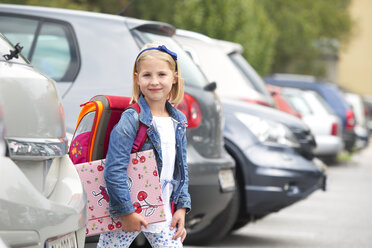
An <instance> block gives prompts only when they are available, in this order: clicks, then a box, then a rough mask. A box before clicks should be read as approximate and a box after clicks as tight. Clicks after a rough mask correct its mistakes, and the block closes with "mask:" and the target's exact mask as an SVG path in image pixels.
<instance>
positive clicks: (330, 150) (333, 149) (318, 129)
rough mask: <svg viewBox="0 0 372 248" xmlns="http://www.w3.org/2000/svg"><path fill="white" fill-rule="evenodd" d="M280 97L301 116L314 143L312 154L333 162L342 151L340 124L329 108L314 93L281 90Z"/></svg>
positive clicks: (288, 89)
mask: <svg viewBox="0 0 372 248" xmlns="http://www.w3.org/2000/svg"><path fill="white" fill-rule="evenodd" d="M281 95H282V96H283V98H284V99H286V100H287V102H288V103H290V104H291V105H292V106H293V108H294V109H296V110H297V111H298V112H299V113H300V114H301V116H302V120H303V121H304V122H305V123H306V124H307V125H308V126H309V127H310V129H311V132H312V133H313V134H314V137H315V141H316V144H317V146H316V148H315V150H314V154H315V155H316V156H317V157H320V158H322V159H323V160H326V161H329V162H333V161H335V160H336V158H337V155H338V154H339V153H340V152H341V151H342V149H343V146H344V144H343V140H342V123H341V120H340V118H338V116H336V114H335V113H334V112H333V110H332V109H331V107H330V106H329V105H328V104H327V103H326V102H325V101H324V99H323V98H322V97H321V96H320V95H319V94H318V93H317V92H315V91H309V90H300V89H295V88H286V87H283V88H281Z"/></svg>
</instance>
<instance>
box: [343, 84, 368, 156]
mask: <svg viewBox="0 0 372 248" xmlns="http://www.w3.org/2000/svg"><path fill="white" fill-rule="evenodd" d="M344 96H345V99H346V101H347V102H348V103H349V104H350V106H351V107H352V109H353V112H354V114H355V127H354V131H355V134H356V141H355V147H356V148H357V149H362V148H365V147H366V146H367V145H368V141H369V131H368V127H367V118H366V112H365V105H364V102H363V98H362V97H361V96H360V95H358V94H355V93H351V92H347V91H345V92H344Z"/></svg>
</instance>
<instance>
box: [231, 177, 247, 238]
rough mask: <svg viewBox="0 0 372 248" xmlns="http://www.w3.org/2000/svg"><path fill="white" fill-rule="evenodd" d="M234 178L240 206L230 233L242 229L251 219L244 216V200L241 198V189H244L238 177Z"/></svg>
mask: <svg viewBox="0 0 372 248" xmlns="http://www.w3.org/2000/svg"><path fill="white" fill-rule="evenodd" d="M236 178H237V180H238V182H237V185H238V187H237V190H236V193H237V194H238V195H239V196H240V199H241V200H240V205H239V211H238V216H237V218H236V221H235V223H234V225H233V226H232V228H231V230H230V231H231V232H233V231H235V230H238V229H240V228H242V227H243V226H245V225H247V224H248V223H249V222H250V221H251V217H250V216H249V215H247V214H246V212H245V204H246V203H245V202H244V200H245V198H244V197H243V189H242V188H243V187H244V184H243V182H242V181H241V180H239V178H240V176H238V175H236Z"/></svg>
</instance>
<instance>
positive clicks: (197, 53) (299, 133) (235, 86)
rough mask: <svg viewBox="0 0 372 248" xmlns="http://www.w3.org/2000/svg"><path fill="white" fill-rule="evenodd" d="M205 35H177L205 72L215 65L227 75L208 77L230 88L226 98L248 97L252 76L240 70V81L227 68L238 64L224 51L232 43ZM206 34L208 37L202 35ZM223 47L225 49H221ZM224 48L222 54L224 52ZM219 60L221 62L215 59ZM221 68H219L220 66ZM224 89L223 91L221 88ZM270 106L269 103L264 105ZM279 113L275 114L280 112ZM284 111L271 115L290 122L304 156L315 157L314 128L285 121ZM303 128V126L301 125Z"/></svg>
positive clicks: (192, 33) (274, 119) (289, 124)
mask: <svg viewBox="0 0 372 248" xmlns="http://www.w3.org/2000/svg"><path fill="white" fill-rule="evenodd" d="M200 35H201V34H198V33H195V32H191V31H190V32H187V33H183V34H182V35H178V34H176V36H175V38H176V40H177V41H178V42H180V43H181V44H182V46H183V47H184V49H186V50H187V51H189V54H190V55H191V56H192V57H193V59H194V60H195V61H200V62H199V63H200V67H201V68H202V69H203V71H207V70H209V69H210V68H211V67H212V66H211V64H213V65H214V66H215V68H213V69H212V71H219V72H220V73H219V74H221V75H224V78H223V79H221V80H220V79H219V78H217V76H214V77H213V78H209V76H210V75H213V74H209V73H206V75H207V77H208V79H209V80H210V81H213V80H215V81H216V82H217V89H219V88H223V90H222V91H223V92H224V91H225V89H227V88H229V92H230V93H229V94H227V95H226V94H222V95H220V96H221V98H222V99H235V100H244V99H242V96H244V95H245V94H246V93H247V91H245V90H246V89H247V88H246V87H241V86H242V85H247V80H248V78H247V77H246V76H245V74H242V73H240V72H239V70H238V71H237V72H235V73H236V74H240V76H241V78H240V81H239V78H232V77H230V75H231V74H230V73H232V71H230V70H225V68H226V67H228V66H227V65H229V64H230V65H231V68H235V70H236V66H235V64H231V60H230V59H229V58H228V57H227V55H226V53H225V52H224V51H225V50H226V49H227V46H228V45H229V43H227V42H226V43H223V44H222V43H221V42H216V40H214V39H211V38H209V37H207V38H205V39H202V38H200ZM202 37H205V36H204V35H202ZM221 49H222V50H221ZM221 51H222V54H221ZM219 53H220V56H219V59H216V57H215V55H216V54H219ZM213 61H218V63H216V62H213ZM216 68H217V69H216ZM220 91H221V90H220ZM251 102H253V103H260V102H257V101H251ZM260 105H264V106H267V104H260ZM277 112H278V114H275V113H277ZM280 112H281V111H274V112H272V113H271V114H273V115H272V116H270V115H268V116H267V118H269V119H272V120H273V121H278V122H280V123H282V124H284V125H286V126H287V127H288V128H290V129H291V131H292V132H293V133H294V135H295V136H296V138H297V139H298V141H299V143H300V146H299V147H298V148H297V149H296V150H297V151H298V152H299V153H300V154H301V155H303V156H304V157H305V158H307V159H310V160H311V159H313V157H314V154H313V150H314V148H315V146H316V143H315V139H314V136H313V135H312V133H311V131H310V129H309V128H308V127H307V126H306V125H305V124H304V123H302V125H297V124H296V125H294V126H293V123H298V122H301V120H295V121H289V122H287V123H286V122H284V121H283V120H287V119H288V118H285V117H283V116H284V115H285V113H280ZM278 115H280V116H281V117H280V118H277V116H278ZM298 127H301V128H298Z"/></svg>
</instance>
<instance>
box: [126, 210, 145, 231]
mask: <svg viewBox="0 0 372 248" xmlns="http://www.w3.org/2000/svg"><path fill="white" fill-rule="evenodd" d="M120 221H121V224H122V227H123V231H124V232H137V231H141V226H144V227H145V228H147V222H146V221H145V219H144V218H143V216H142V215H140V214H137V213H130V214H127V215H122V216H120Z"/></svg>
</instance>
